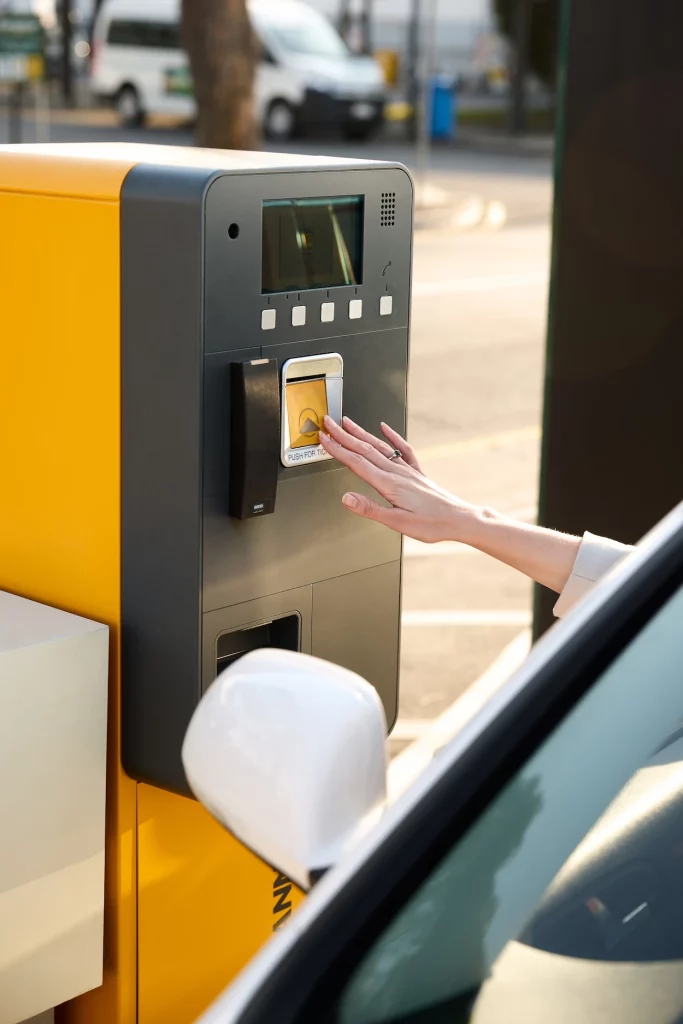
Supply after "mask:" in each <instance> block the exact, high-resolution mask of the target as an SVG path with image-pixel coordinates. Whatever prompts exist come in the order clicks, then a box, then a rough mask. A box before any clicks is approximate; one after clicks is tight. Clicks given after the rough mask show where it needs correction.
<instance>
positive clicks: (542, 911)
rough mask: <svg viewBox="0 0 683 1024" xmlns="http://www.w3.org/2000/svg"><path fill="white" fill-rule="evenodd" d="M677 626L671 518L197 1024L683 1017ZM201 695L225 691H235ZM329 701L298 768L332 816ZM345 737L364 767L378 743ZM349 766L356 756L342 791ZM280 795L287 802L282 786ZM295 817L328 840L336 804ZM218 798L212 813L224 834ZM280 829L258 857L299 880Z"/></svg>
mask: <svg viewBox="0 0 683 1024" xmlns="http://www.w3.org/2000/svg"><path fill="white" fill-rule="evenodd" d="M681 622H683V505H681V506H679V507H678V508H677V509H675V510H674V511H673V512H672V513H671V514H670V515H669V516H668V517H667V518H666V519H665V520H663V521H662V523H661V524H660V525H659V526H658V527H657V528H655V529H654V530H653V531H652V532H651V533H650V534H649V535H648V536H647V537H646V538H645V539H644V541H642V542H641V544H640V545H638V547H637V548H636V550H635V551H634V552H633V553H632V554H631V555H629V556H628V558H626V559H625V560H624V561H623V562H622V563H621V564H620V565H619V566H618V567H617V568H616V569H614V570H613V571H612V572H611V573H610V574H609V575H608V577H607V578H606V579H605V580H603V581H602V582H601V583H600V584H599V585H598V586H597V587H596V589H595V590H594V591H593V592H592V593H591V594H589V595H588V596H587V597H586V598H585V599H584V600H582V601H581V602H580V603H579V604H578V605H577V606H576V607H575V608H574V609H573V610H572V611H571V612H570V614H569V615H568V616H567V618H566V619H565V620H563V621H562V622H560V623H558V624H557V625H556V626H555V627H554V628H553V629H552V630H551V631H550V632H549V633H548V634H547V635H546V636H545V637H543V638H542V639H541V641H540V642H538V643H537V644H536V645H535V647H534V648H533V649H532V651H531V654H530V655H529V657H528V659H527V660H526V662H525V663H524V665H523V666H522V667H521V668H520V669H519V670H518V671H517V672H516V673H515V674H514V675H513V676H512V677H511V678H510V679H509V680H508V681H507V682H506V683H505V684H504V685H503V686H502V687H501V688H500V689H499V690H498V691H497V692H496V693H495V694H494V695H493V696H492V697H491V698H490V699H489V700H488V702H486V703H485V704H484V705H483V706H481V707H480V708H478V709H477V710H476V711H475V712H474V714H473V715H472V717H471V718H470V719H469V720H468V721H466V722H465V724H464V725H463V726H462V727H461V728H460V730H459V731H458V733H457V735H455V736H454V737H453V738H452V739H451V740H450V742H448V743H447V744H446V745H445V746H444V747H442V748H441V749H440V750H439V751H438V753H437V754H436V756H435V757H434V759H433V761H432V762H431V763H430V764H429V766H428V767H427V768H426V769H425V770H424V771H423V772H422V773H421V774H420V775H419V776H418V778H417V779H415V781H414V782H413V783H412V784H411V785H409V786H408V787H407V788H406V789H405V791H404V792H403V793H401V794H400V795H399V796H398V797H397V799H395V800H394V801H393V802H392V801H391V800H389V799H387V800H386V801H385V804H384V806H383V808H382V811H381V813H380V814H379V815H378V817H377V819H376V820H375V821H374V822H373V823H372V825H371V826H370V827H368V828H367V829H365V830H363V829H361V830H359V831H358V834H357V836H356V837H355V838H354V839H353V841H352V842H351V843H350V846H349V848H348V849H344V851H343V853H340V854H338V855H335V858H334V860H335V862H334V866H332V865H330V868H331V869H330V870H328V871H327V872H326V873H325V874H324V876H323V877H322V880H321V881H319V882H317V884H315V885H314V887H313V888H312V892H311V894H310V896H309V897H308V899H307V900H306V901H305V902H304V904H303V906H302V907H301V908H300V909H299V910H298V911H297V912H296V914H295V915H294V916H293V917H292V918H291V920H290V921H289V922H288V923H287V925H286V927H284V928H283V929H281V930H279V931H278V933H277V935H276V936H275V937H274V938H273V940H271V941H270V942H269V943H268V944H267V945H266V946H265V947H264V949H263V950H262V951H261V952H260V953H259V954H258V955H257V956H256V958H255V959H254V960H253V961H252V962H251V963H250V964H249V965H248V966H247V968H246V969H245V970H244V971H243V972H242V974H241V975H240V976H239V977H238V978H237V979H236V981H235V982H234V983H233V984H232V985H231V986H230V987H229V988H228V989H227V990H226V992H225V993H224V994H223V995H222V996H221V997H220V998H219V999H218V1000H217V1001H216V1002H215V1004H214V1005H213V1006H212V1007H211V1008H210V1009H209V1010H208V1011H207V1012H206V1013H205V1014H204V1015H203V1017H202V1018H201V1024H272V1022H273V1021H277V1022H278V1024H399V1022H400V1024H441V1022H443V1024H445V1022H449V1024H452V1022H465V1021H470V1022H472V1024H501V1022H508V1021H513V1022H515V1024H516V1022H517V1021H529V1022H535V1021H539V1022H540V1021H550V1020H552V1021H554V1022H560V1024H570V1022H572V1024H573V1022H575V1021H579V1020H580V1021H581V1022H582V1024H603V1022H608V1021H609V1022H611V1021H616V1020H618V1021H620V1022H627V1024H636V1022H640V1021H644V1020H647V1021H648V1024H675V1022H679V1021H680V1020H681V1019H683V955H682V954H683V913H682V911H683V871H682V870H681V868H682V867H683V729H681V723H682V722H683V629H681ZM291 657H297V656H296V655H291ZM238 664H239V663H238ZM292 667H293V664H292V663H290V665H289V667H288V671H289V672H290V674H291V669H292ZM272 670H273V671H276V670H277V666H275V665H274V667H273V669H272ZM229 672H235V673H237V670H236V668H233V669H231V670H229ZM226 675H227V674H226ZM235 678H237V674H236V675H235ZM321 682H323V681H322V680H321ZM214 686H217V687H220V686H223V689H224V694H228V695H229V693H230V686H231V684H230V680H229V679H227V680H223V681H221V679H220V678H219V680H218V681H217V683H215V684H214ZM350 686H351V688H353V684H350ZM209 692H210V691H209ZM242 692H243V693H244V692H246V691H245V690H243V691H242ZM308 692H309V694H310V696H309V697H307V698H306V701H305V703H306V704H307V705H308V703H309V702H310V701H313V700H315V699H316V697H315V689H314V688H313V687H309V691H308ZM358 692H359V693H362V691H361V690H358ZM335 700H336V698H335V695H334V693H333V692H332V690H330V694H329V704H330V711H329V712H328V718H329V721H327V723H326V722H325V711H324V703H323V702H321V704H320V709H319V711H317V712H316V715H317V716H318V721H317V729H316V738H315V749H316V751H317V754H316V759H315V760H314V759H313V758H311V761H310V763H308V764H306V756H305V752H304V754H302V764H303V765H304V767H303V768H301V771H302V773H304V774H303V777H305V778H310V777H317V775H318V774H320V775H322V776H323V777H324V776H326V777H327V778H329V779H330V780H331V781H332V782H334V785H335V786H336V787H337V788H336V789H335V790H334V792H335V802H339V801H340V799H341V797H343V789H340V788H339V787H340V786H341V782H340V780H334V762H333V761H330V763H325V753H324V752H325V750H326V747H327V744H326V742H325V740H326V736H327V737H329V739H330V741H331V742H332V743H333V744H336V745H337V747H336V749H338V750H340V749H345V748H344V747H341V746H339V740H340V737H339V734H338V730H339V725H338V722H337V723H336V724H335V722H334V721H332V719H333V718H335V717H336V716H335V708H334V705H335ZM200 706H201V705H200ZM255 706H256V704H255ZM367 706H368V714H369V715H370V714H371V702H369V701H368V702H367ZM306 714H307V715H309V714H310V712H309V710H308V708H307V709H306ZM231 722H232V728H233V729H234V730H235V732H236V735H238V734H239V730H240V723H239V721H237V722H236V721H235V715H234V711H231ZM307 723H308V724H307V727H308V728H310V725H311V719H310V718H309V719H308V720H307ZM353 729H354V732H353V734H351V733H350V734H349V737H348V740H347V746H350V747H353V744H354V740H353V736H354V735H359V739H358V745H357V749H356V751H355V754H356V760H358V759H360V758H361V757H362V756H364V753H367V752H368V751H367V750H365V751H364V750H363V745H364V744H365V743H367V742H369V737H371V735H372V736H375V740H373V742H377V741H376V734H375V733H372V730H369V731H366V733H365V734H363V736H360V733H359V730H358V723H357V721H354V724H353ZM301 736H305V732H302V733H301V734H300V735H299V737H298V739H297V743H298V747H299V750H300V749H301V746H302V740H301ZM264 742H265V743H267V742H268V738H267V737H266V738H264ZM304 746H305V744H304ZM311 749H313V746H311ZM353 763H354V757H353V751H350V752H348V756H347V757H346V759H345V762H344V773H345V774H348V765H349V764H353ZM231 767H233V768H234V765H232V766H231ZM304 768H305V772H304ZM356 774H357V775H359V776H360V775H361V774H362V773H359V772H358V773H356ZM232 777H233V778H234V775H233V776H232ZM276 781H277V785H278V786H281V787H282V788H281V791H280V794H279V796H280V797H281V796H282V792H286V790H287V787H288V785H289V784H290V783H292V784H295V783H296V780H294V779H293V778H291V777H288V776H287V774H286V773H285V775H284V776H283V777H280V776H278V778H277V780H276ZM265 783H266V784H267V783H268V780H267V779H266V780H265ZM274 784H275V780H273V787H274ZM262 785H263V783H262ZM349 785H353V782H350V783H349ZM273 787H271V788H273ZM226 789H227V787H226ZM266 789H267V786H264V791H265V790H266ZM301 791H302V794H303V792H304V791H303V788H302V790H301ZM331 792H332V790H331ZM340 794H341V797H340ZM292 795H295V791H294V793H293V794H290V796H292ZM368 799H369V801H370V802H372V801H374V804H375V805H376V803H377V786H376V785H375V786H374V789H373V794H372V797H371V800H370V798H368ZM307 800H308V796H306V797H305V799H303V798H302V804H303V805H304V806H303V807H302V813H303V814H304V817H305V815H306V814H308V813H309V811H310V820H309V821H308V829H302V826H301V821H299V823H298V826H297V827H298V830H299V834H300V835H301V834H303V832H306V834H307V835H314V834H315V832H316V828H317V823H318V820H319V819H320V818H321V817H325V819H326V822H325V834H326V835H327V836H329V835H330V822H329V817H330V814H331V813H332V812H333V809H334V804H333V808H332V811H331V810H330V807H329V806H326V807H324V806H323V805H322V804H321V802H320V793H319V792H318V793H317V794H316V797H315V803H316V806H315V807H313V806H312V805H311V808H309V807H308V806H307ZM341 802H343V803H346V801H344V800H343V799H341ZM229 803H230V801H229V798H227V800H226V807H225V808H223V809H221V808H220V807H219V808H218V810H217V809H216V807H217V804H218V805H219V804H220V799H219V800H218V801H216V800H214V807H213V811H214V813H216V816H217V817H219V818H220V819H221V820H223V821H224V822H226V823H227V824H230V809H229ZM369 805H370V803H369V802H368V806H369ZM346 806H347V807H348V806H349V804H348V803H346ZM259 814H260V808H259V801H258V799H255V800H254V824H257V825H258V821H259ZM344 828H346V829H347V831H349V830H348V825H347V824H345V825H344ZM235 831H236V833H237V834H239V832H240V829H239V828H237V829H235ZM287 831H288V829H287V828H286V827H285V828H282V827H280V830H279V841H280V842H281V845H282V850H281V854H280V853H278V850H277V849H276V844H277V841H278V836H277V835H276V834H275V833H273V837H274V842H275V845H271V847H270V848H269V850H268V854H267V859H268V861H269V863H271V864H272V865H273V866H274V867H275V868H276V869H278V868H279V869H280V870H282V864H283V863H285V862H286V863H287V864H288V865H289V866H291V867H293V870H294V871H295V872H298V877H299V879H300V880H301V879H302V878H303V877H304V874H305V872H303V871H302V869H301V868H300V866H298V865H299V861H301V859H302V858H308V861H309V868H310V867H312V866H313V863H314V861H315V860H316V858H317V859H319V857H320V853H319V849H320V848H319V849H318V851H316V850H315V849H313V848H311V849H310V850H307V851H304V852H303V853H302V852H301V846H299V847H298V851H297V852H296V855H295V856H292V857H290V859H289V860H287V854H288V852H289V853H292V852H293V851H294V846H293V845H292V844H290V842H289V838H288V836H287ZM251 834H252V837H253V838H252V842H251V845H252V846H253V848H255V849H256V850H257V852H259V847H261V851H260V852H262V853H263V852H264V844H263V843H262V841H261V839H260V838H259V837H258V829H257V830H256V831H254V832H252V833H251ZM349 834H350V831H349ZM342 845H343V844H342ZM336 848H337V849H341V846H339V844H337V847H336ZM320 866H321V865H318V867H320ZM290 873H291V872H290ZM319 874H320V872H310V878H309V881H310V882H311V883H313V882H314V881H315V879H316V878H317V877H318V875H319Z"/></svg>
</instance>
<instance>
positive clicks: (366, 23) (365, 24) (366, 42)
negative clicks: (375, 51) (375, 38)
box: [361, 0, 372, 53]
mask: <svg viewBox="0 0 683 1024" xmlns="http://www.w3.org/2000/svg"><path fill="white" fill-rule="evenodd" d="M361 19H362V29H361V35H362V38H363V53H372V0H363V11H362V14H361Z"/></svg>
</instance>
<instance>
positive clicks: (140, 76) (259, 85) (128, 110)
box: [91, 0, 384, 139]
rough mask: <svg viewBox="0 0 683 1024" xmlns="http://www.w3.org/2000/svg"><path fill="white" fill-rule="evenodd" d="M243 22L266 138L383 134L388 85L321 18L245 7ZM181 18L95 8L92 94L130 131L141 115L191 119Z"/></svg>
mask: <svg viewBox="0 0 683 1024" xmlns="http://www.w3.org/2000/svg"><path fill="white" fill-rule="evenodd" d="M249 14H250V17H251V20H252V24H253V26H254V29H255V31H256V34H257V36H258V38H259V40H260V43H261V48H262V49H261V53H262V56H261V60H260V62H259V65H258V68H257V73H256V83H255V104H256V112H257V117H258V119H259V121H260V123H261V124H262V126H263V129H264V132H265V134H266V135H267V136H269V137H270V138H277V139H287V138H290V137H291V136H292V135H294V134H295V133H296V132H297V131H304V130H306V129H312V128H320V127H322V126H328V127H329V126H330V125H335V126H337V127H338V128H340V129H341V130H342V131H343V132H344V133H345V134H347V135H349V136H356V137H362V136H367V135H370V134H372V133H373V132H374V131H376V130H377V129H378V128H379V126H380V124H381V122H382V119H383V110H384V82H383V76H382V70H381V68H380V66H379V65H378V64H377V62H376V61H374V60H373V59H372V58H370V57H360V56H356V55H354V54H353V53H352V52H351V51H350V50H349V48H348V47H347V45H346V43H344V41H343V40H342V39H341V37H340V36H339V35H338V33H337V32H336V31H335V29H334V28H333V27H332V26H331V24H330V23H329V22H328V21H327V20H326V19H325V18H324V17H323V15H321V14H320V13H319V12H317V11H315V10H314V9H313V8H311V7H309V6H308V5H307V4H304V3H299V2H298V0H250V2H249ZM179 19H180V0H104V3H103V4H102V7H101V8H100V11H99V14H98V17H97V20H96V22H95V27H94V33H93V56H92V65H91V83H92V88H93V91H94V93H95V94H96V95H98V96H99V97H100V98H101V99H102V100H104V101H108V102H113V103H115V104H116V106H117V108H118V110H119V113H120V116H121V119H122V121H123V122H124V123H125V124H127V125H129V126H132V125H136V124H141V123H142V121H143V120H144V118H145V116H146V115H147V114H160V115H168V116H173V117H177V118H181V119H186V120H187V119H191V118H192V117H194V113H195V106H194V99H193V97H192V90H191V83H190V78H189V74H188V62H187V57H186V55H185V53H184V52H183V51H182V49H181V47H180V32H179Z"/></svg>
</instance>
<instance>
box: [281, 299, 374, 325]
mask: <svg viewBox="0 0 683 1024" xmlns="http://www.w3.org/2000/svg"><path fill="white" fill-rule="evenodd" d="M393 308H394V300H393V298H392V296H391V295H383V296H382V298H381V299H380V300H379V315H380V316H390V314H391V313H392V312H393ZM362 315H363V300H362V299H351V301H350V302H349V320H360V318H361V317H362ZM320 320H321V322H322V323H324V324H329V323H331V322H332V321H333V320H334V302H323V303H322V305H321V306H320ZM276 321H277V316H276V311H275V310H274V309H263V310H261V330H262V331H273V330H275V323H276ZM305 323H306V307H305V306H293V307H292V327H303V326H304V324H305Z"/></svg>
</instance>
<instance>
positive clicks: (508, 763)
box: [202, 503, 683, 1024]
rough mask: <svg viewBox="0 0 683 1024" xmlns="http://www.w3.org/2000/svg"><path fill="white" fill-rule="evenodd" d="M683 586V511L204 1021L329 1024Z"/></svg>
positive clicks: (519, 675)
mask: <svg viewBox="0 0 683 1024" xmlns="http://www.w3.org/2000/svg"><path fill="white" fill-rule="evenodd" d="M682 585H683V503H682V504H681V505H680V506H678V508H676V509H675V510H674V511H673V512H672V513H670V515H669V516H667V517H666V519H665V520H663V521H662V523H660V524H659V526H658V527H656V528H655V530H653V531H652V533H651V534H649V535H648V537H647V538H646V539H645V540H644V541H643V542H641V545H640V546H639V548H638V549H637V550H636V551H635V552H634V553H633V554H632V555H631V556H630V557H629V558H628V559H627V560H626V561H625V562H624V563H622V565H620V566H619V567H617V568H616V569H615V570H613V572H612V573H611V574H610V576H609V578H608V579H607V580H605V581H604V582H603V584H602V585H601V586H600V587H598V588H596V590H595V591H594V592H593V594H591V595H589V596H588V597H587V598H586V599H585V600H584V601H583V602H581V604H580V606H578V607H577V608H576V609H575V610H574V611H573V612H572V614H571V615H570V616H569V618H568V619H567V620H565V621H564V622H562V623H560V624H558V625H557V626H556V627H555V628H554V629H553V630H551V631H550V632H549V633H548V634H547V635H546V636H545V637H544V638H543V639H542V640H541V641H540V642H539V643H538V644H537V645H536V647H535V648H534V650H533V651H532V654H531V655H530V657H529V659H528V660H527V662H526V663H525V665H524V666H522V668H521V669H520V670H518V672H516V673H515V674H514V675H513V676H512V677H511V679H510V680H509V681H508V683H507V684H506V686H505V687H503V688H502V689H501V690H500V691H499V693H498V694H497V695H496V697H495V698H494V699H493V700H492V701H491V702H490V703H489V704H487V705H486V706H485V707H484V708H483V709H482V710H481V711H480V712H479V713H478V715H477V716H476V717H475V719H473V720H472V722H470V723H469V725H468V726H467V727H466V728H465V729H464V730H463V733H462V734H459V735H458V736H457V737H456V738H455V739H454V740H453V741H452V742H451V744H449V746H448V747H446V748H445V749H444V750H443V751H442V752H441V753H440V755H439V758H438V760H437V762H434V763H433V764H432V766H430V769H427V770H426V772H425V778H423V779H422V780H418V782H417V783H416V784H415V786H414V787H413V792H412V794H411V791H409V792H408V793H407V794H405V795H404V796H405V798H406V799H405V800H404V804H403V807H402V809H401V815H400V818H399V820H397V821H394V822H391V824H390V826H389V827H388V828H386V829H385V831H384V833H383V834H382V835H381V838H380V839H379V840H378V841H377V842H376V843H375V845H374V848H372V849H371V850H370V851H369V853H367V855H362V857H361V859H360V862H359V863H356V864H353V865H351V869H349V867H348V866H347V870H346V872H340V869H338V870H337V871H335V872H332V873H331V875H330V877H329V879H328V880H326V881H328V882H329V883H330V884H329V885H328V886H324V887H325V888H326V889H327V891H326V893H325V896H324V900H323V901H322V904H321V903H320V902H318V905H317V906H316V907H315V912H314V913H311V914H309V915H307V914H306V912H305V911H306V908H305V906H304V908H303V909H302V910H300V911H299V912H298V914H297V915H296V916H295V918H294V919H293V920H292V922H291V924H290V925H289V928H288V931H289V932H290V934H289V936H288V935H287V932H284V933H280V936H278V942H280V943H282V945H281V946H280V948H279V949H275V948H270V949H269V948H268V947H267V948H266V950H264V951H263V953H262V954H259V955H258V956H257V958H256V960H255V961H253V962H252V964H251V965H250V966H249V967H248V968H247V970H246V972H245V975H244V978H243V979H241V980H240V979H238V981H237V983H236V985H235V987H234V990H232V989H228V990H227V991H226V993H225V994H224V996H223V997H221V998H219V1000H218V1001H217V1003H216V1004H214V1008H213V1010H212V1011H210V1012H209V1014H207V1015H206V1017H205V1018H202V1020H205V1021H206V1024H209V1022H210V1024H223V1022H225V1024H227V1022H228V1021H230V1024H233V1022H238V1024H272V1021H273V1020H277V1021H278V1024H321V1022H322V1021H326V1020H329V1019H330V1018H329V1017H327V1016H326V1015H325V1013H326V1008H327V1009H329V1007H330V1005H331V1004H332V1002H333V1000H334V993H338V992H340V991H341V989H342V988H343V986H344V984H345V983H346V981H347V980H348V978H349V976H350V975H351V973H352V972H353V970H354V969H355V967H356V966H357V964H358V963H359V962H360V961H361V960H362V958H363V956H364V955H365V953H366V952H367V950H368V949H369V948H370V947H371V945H372V944H373V942H374V941H375V939H376V938H377V937H378V936H379V935H380V934H381V933H382V931H383V930H384V929H385V928H386V927H387V925H388V924H389V922H390V921H391V920H392V919H393V918H394V917H395V916H396V914H397V913H398V911H399V910H400V909H401V908H402V907H403V906H404V905H405V904H406V902H407V901H408V900H409V898H410V897H411V896H412V895H413V893H414V892H415V891H416V889H417V888H418V886H419V885H420V884H421V883H422V882H423V881H424V880H425V878H426V877H427V876H428V875H429V874H430V873H431V871H433V870H434V868H436V867H437V865H438V864H439V863H440V862H441V860H442V859H443V857H444V856H445V855H446V854H447V853H448V852H449V851H450V850H452V849H453V846H454V845H455V844H456V843H457V842H458V841H459V839H460V838H462V836H463V835H464V834H465V832H466V831H467V830H468V829H469V828H470V827H471V826H472V825H473V824H474V823H475V822H476V820H477V819H478V818H479V817H480V816H481V814H482V813H483V812H484V811H485V810H486V808H488V807H489V805H490V804H491V802H492V800H493V799H494V798H495V797H496V796H497V795H498V794H499V793H500V792H501V790H502V789H503V788H504V786H505V785H506V784H507V783H508V782H509V781H510V779H511V778H512V777H513V776H514V775H515V774H516V772H517V771H518V770H519V769H520V768H521V767H522V766H523V765H524V764H525V763H526V762H527V761H528V760H529V758H530V757H531V756H532V755H533V754H534V752H535V751H536V750H537V749H538V748H539V747H540V746H541V744H542V743H543V742H544V741H545V740H546V739H547V738H548V737H549V736H550V735H551V734H552V732H553V731H554V730H555V729H556V728H557V726H558V725H559V724H560V723H561V722H562V721H563V720H564V719H565V717H566V716H567V715H568V714H569V712H570V711H571V710H572V709H573V708H574V707H575V706H576V704H577V703H578V702H579V701H580V700H581V698H582V697H583V696H584V695H585V694H586V693H587V692H588V690H589V689H590V688H591V687H592V685H593V684H594V683H595V681H596V680H597V679H598V678H600V676H601V675H602V673H604V671H605V670H606V668H607V667H608V666H609V665H610V664H611V663H612V662H613V661H614V660H615V659H616V658H617V657H618V656H619V655H620V654H621V652H622V651H623V650H624V648H625V647H626V646H627V645H628V644H629V643H630V642H631V641H632V640H633V639H634V638H635V637H636V636H637V635H638V633H639V632H640V631H641V630H642V629H643V628H644V626H645V625H646V624H647V623H648V622H649V621H650V620H651V619H652V617H653V616H654V615H655V614H656V612H657V611H658V610H659V609H660V608H662V606H663V605H664V604H665V603H666V601H667V600H668V599H669V598H670V597H671V595H672V594H674V593H675V592H676V590H677V589H678V588H679V587H681V586H682ZM379 831H382V829H381V826H380V830H379ZM338 872H340V875H341V874H343V875H344V877H343V879H342V878H341V877H340V879H339V882H338V884H336V885H335V884H334V883H335V875H337V874H338ZM316 895H317V894H316ZM320 895H321V896H322V895H323V893H320ZM529 909H530V911H531V909H533V908H531V907H530V908H529ZM510 937H511V938H513V937H514V936H510ZM283 940H284V941H283ZM288 940H289V941H288ZM223 1010H224V1011H225V1016H222V1013H223Z"/></svg>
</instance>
